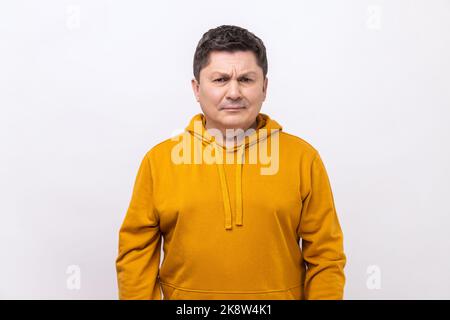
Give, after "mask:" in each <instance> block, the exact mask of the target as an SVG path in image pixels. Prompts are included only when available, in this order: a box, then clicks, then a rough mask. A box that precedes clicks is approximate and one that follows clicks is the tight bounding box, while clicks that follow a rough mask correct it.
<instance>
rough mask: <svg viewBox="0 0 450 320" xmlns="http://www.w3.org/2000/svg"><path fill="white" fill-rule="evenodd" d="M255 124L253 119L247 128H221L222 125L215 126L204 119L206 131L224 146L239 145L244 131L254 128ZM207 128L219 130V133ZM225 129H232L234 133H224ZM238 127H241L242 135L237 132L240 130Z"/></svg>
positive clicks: (256, 123) (256, 122)
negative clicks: (219, 126)
mask: <svg viewBox="0 0 450 320" xmlns="http://www.w3.org/2000/svg"><path fill="white" fill-rule="evenodd" d="M257 125H258V121H257V120H256V119H255V121H254V122H253V123H252V124H251V125H250V126H249V127H247V128H223V127H221V128H217V127H212V126H210V125H209V122H208V121H206V123H205V128H206V130H208V133H210V134H211V135H212V136H214V137H215V138H216V141H217V142H218V143H219V144H220V145H222V146H223V145H225V146H226V147H229V146H230V147H231V146H235V145H240V144H241V142H242V140H243V139H244V137H245V132H246V131H247V130H248V129H254V130H256V127H257ZM209 129H217V130H219V131H220V133H219V132H217V131H216V130H209ZM227 129H233V131H234V134H232V135H227V134H226V130H227ZM239 129H242V130H243V131H244V135H242V134H238V133H239V131H240V130H239ZM236 131H237V132H236Z"/></svg>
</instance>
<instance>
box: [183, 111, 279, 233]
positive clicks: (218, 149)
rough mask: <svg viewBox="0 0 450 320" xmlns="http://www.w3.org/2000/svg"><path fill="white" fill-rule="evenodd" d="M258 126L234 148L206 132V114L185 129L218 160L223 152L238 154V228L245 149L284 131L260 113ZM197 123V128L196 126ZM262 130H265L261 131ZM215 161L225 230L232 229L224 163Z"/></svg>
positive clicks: (240, 216) (238, 223) (198, 117)
mask: <svg viewBox="0 0 450 320" xmlns="http://www.w3.org/2000/svg"><path fill="white" fill-rule="evenodd" d="M256 121H257V126H256V129H255V132H253V133H252V134H251V135H248V136H245V139H244V141H243V142H242V143H241V144H240V145H236V146H233V147H225V146H222V145H221V144H218V143H217V142H216V139H215V137H214V136H212V135H211V134H209V132H208V131H207V130H206V127H205V125H206V118H205V116H204V114H202V113H199V114H196V115H195V116H194V117H192V119H191V121H190V122H189V125H188V126H187V127H186V128H185V131H187V132H189V133H190V134H191V135H192V136H193V137H194V138H195V139H199V140H201V142H202V144H203V145H209V144H211V145H213V147H214V150H215V153H214V154H215V156H216V160H217V159H218V158H217V155H218V154H223V152H227V153H230V152H233V153H237V161H236V162H235V167H236V222H235V224H236V225H237V226H242V225H243V214H244V213H243V199H242V170H243V161H242V160H243V159H242V158H243V156H244V155H245V149H247V148H249V147H250V146H252V145H254V144H256V143H259V142H261V141H263V140H264V139H267V137H269V136H270V135H272V134H274V133H276V132H279V131H281V130H282V127H281V125H280V124H279V123H278V122H276V121H275V120H273V119H271V118H270V117H269V116H268V115H267V114H264V113H259V114H258V116H257V117H256ZM195 123H197V127H196V126H195ZM199 123H201V124H202V125H201V130H199V126H198V124H199ZM261 129H264V130H262V131H261ZM220 162H221V163H219V161H215V164H216V166H217V172H218V179H220V187H221V191H222V201H223V206H224V214H225V229H227V230H230V229H232V221H231V220H232V213H231V200H230V196H229V190H228V186H227V185H228V184H227V178H226V175H225V168H224V161H220Z"/></svg>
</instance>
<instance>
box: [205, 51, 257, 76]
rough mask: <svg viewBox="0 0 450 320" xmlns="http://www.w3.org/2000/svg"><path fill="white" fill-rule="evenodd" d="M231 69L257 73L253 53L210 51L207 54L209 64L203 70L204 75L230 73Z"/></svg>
mask: <svg viewBox="0 0 450 320" xmlns="http://www.w3.org/2000/svg"><path fill="white" fill-rule="evenodd" d="M233 69H236V70H237V71H238V72H239V71H246V72H251V71H254V72H258V69H260V67H259V66H258V63H257V60H256V56H255V53H254V52H252V51H235V52H228V51H212V52H211V53H210V54H209V63H208V65H207V66H205V67H204V68H203V70H204V71H206V73H212V72H231V71H232V70H233Z"/></svg>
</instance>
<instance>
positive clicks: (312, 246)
mask: <svg viewBox="0 0 450 320" xmlns="http://www.w3.org/2000/svg"><path fill="white" fill-rule="evenodd" d="M305 180H306V184H307V187H305V190H307V193H306V196H305V197H304V198H303V200H302V212H301V220H300V226H299V236H300V237H301V238H302V250H303V258H304V261H305V264H306V266H307V270H306V276H305V283H304V292H305V298H306V299H308V300H312V299H323V300H325V299H333V300H341V299H343V294H344V285H345V275H344V267H345V264H346V256H345V254H344V248H343V234H342V230H341V227H340V224H339V221H338V217H337V214H336V209H335V206H334V200H333V194H332V191H331V186H330V182H329V179H328V175H327V172H326V169H325V166H324V164H323V162H322V160H321V158H320V155H319V154H316V156H315V158H314V160H313V162H312V165H311V172H310V175H309V177H306V178H305Z"/></svg>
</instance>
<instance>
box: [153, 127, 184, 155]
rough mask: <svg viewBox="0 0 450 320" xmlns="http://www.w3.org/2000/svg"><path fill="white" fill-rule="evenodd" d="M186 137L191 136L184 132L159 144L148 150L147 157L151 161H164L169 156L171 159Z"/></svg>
mask: <svg viewBox="0 0 450 320" xmlns="http://www.w3.org/2000/svg"><path fill="white" fill-rule="evenodd" d="M185 135H189V133H188V132H186V131H185V132H182V133H180V134H177V135H174V136H172V137H170V138H167V139H165V140H162V141H160V142H157V143H156V144H155V145H153V147H151V148H150V149H149V150H147V152H146V154H145V157H146V158H149V159H151V160H157V159H163V158H165V157H167V156H169V157H170V155H171V152H172V149H173V148H174V147H175V146H176V145H178V144H180V141H181V140H182V138H183V137H184V136H185Z"/></svg>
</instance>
